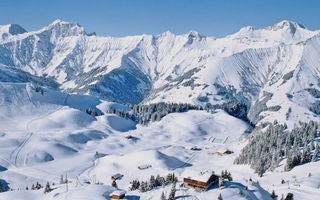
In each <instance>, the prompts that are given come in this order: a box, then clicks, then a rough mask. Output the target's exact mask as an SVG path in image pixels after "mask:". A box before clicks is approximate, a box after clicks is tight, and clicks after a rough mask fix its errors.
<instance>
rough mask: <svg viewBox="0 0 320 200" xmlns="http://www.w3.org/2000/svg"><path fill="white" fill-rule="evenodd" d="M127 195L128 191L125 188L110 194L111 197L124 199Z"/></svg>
mask: <svg viewBox="0 0 320 200" xmlns="http://www.w3.org/2000/svg"><path fill="white" fill-rule="evenodd" d="M125 196H126V192H125V191H124V190H115V191H113V192H112V193H111V194H110V195H109V197H110V198H111V199H123V198H124V197H125Z"/></svg>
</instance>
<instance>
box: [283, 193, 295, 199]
mask: <svg viewBox="0 0 320 200" xmlns="http://www.w3.org/2000/svg"><path fill="white" fill-rule="evenodd" d="M284 200H293V194H292V193H290V192H289V193H288V194H287V196H286V198H285V199H284Z"/></svg>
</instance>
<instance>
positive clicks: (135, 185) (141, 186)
mask: <svg viewBox="0 0 320 200" xmlns="http://www.w3.org/2000/svg"><path fill="white" fill-rule="evenodd" d="M177 181H178V178H177V177H176V176H175V174H168V175H167V177H166V178H163V177H160V176H159V175H157V176H154V175H151V176H150V179H149V181H139V180H133V181H132V182H131V186H130V190H132V191H133V190H139V191H140V192H147V191H150V190H152V189H154V188H156V187H159V186H166V185H168V184H171V183H176V182H177Z"/></svg>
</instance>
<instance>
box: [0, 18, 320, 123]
mask: <svg viewBox="0 0 320 200" xmlns="http://www.w3.org/2000/svg"><path fill="white" fill-rule="evenodd" d="M2 70H5V72H6V74H5V75H2V76H1V75H0V81H5V82H10V81H12V82H36V83H37V84H45V85H50V86H55V87H60V89H61V90H63V91H66V92H70V93H78V94H92V95H94V96H97V97H99V98H103V99H107V100H113V101H117V102H121V103H134V104H136V103H140V102H144V103H153V102H162V101H165V102H184V103H192V104H197V105H199V104H200V105H205V104H207V103H210V104H221V103H224V102H230V101H240V102H242V103H245V104H246V105H247V106H248V108H250V109H249V114H248V118H249V119H250V120H251V122H253V123H258V122H262V121H274V120H278V121H280V122H287V123H288V125H289V127H290V126H291V127H292V126H293V125H294V124H295V123H299V121H309V120H318V119H319V114H320V100H319V98H320V31H310V30H308V29H306V28H305V27H304V26H302V25H300V24H298V23H295V22H291V21H282V22H279V23H277V24H275V25H273V26H269V27H266V28H263V29H256V28H254V27H251V26H249V27H244V28H242V29H240V31H239V32H237V33H235V34H232V35H228V36H226V37H225V38H214V37H206V36H203V35H201V34H199V33H197V32H195V31H190V32H188V33H186V34H183V35H175V34H173V33H171V32H169V31H167V32H165V33H163V34H160V35H138V36H127V37H121V38H116V37H100V36H96V35H95V34H88V33H86V32H85V30H84V28H83V27H81V26H80V25H78V24H73V23H69V22H64V21H61V20H56V21H54V22H53V23H52V24H50V25H48V26H46V27H44V28H42V29H40V30H38V31H32V32H27V31H25V30H24V29H23V28H22V27H20V26H19V25H4V26H0V71H2ZM24 72H25V74H24V76H21V73H22V74H23V73H24ZM17 74H19V76H17ZM10 77H11V78H10ZM17 77H19V78H17ZM30 77H32V78H30ZM48 78H49V79H48ZM47 80H50V81H49V83H48V81H47ZM54 82H56V83H54ZM56 85H58V86H56Z"/></svg>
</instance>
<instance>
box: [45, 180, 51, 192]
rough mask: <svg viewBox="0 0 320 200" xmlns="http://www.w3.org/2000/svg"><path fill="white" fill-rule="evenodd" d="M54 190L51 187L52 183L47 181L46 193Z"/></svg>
mask: <svg viewBox="0 0 320 200" xmlns="http://www.w3.org/2000/svg"><path fill="white" fill-rule="evenodd" d="M51 191H52V189H51V187H50V184H49V182H47V185H46V187H45V188H44V193H49V192H51Z"/></svg>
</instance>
